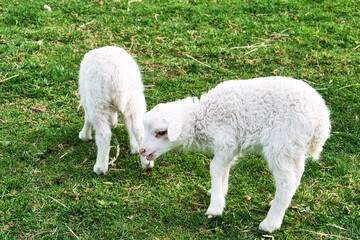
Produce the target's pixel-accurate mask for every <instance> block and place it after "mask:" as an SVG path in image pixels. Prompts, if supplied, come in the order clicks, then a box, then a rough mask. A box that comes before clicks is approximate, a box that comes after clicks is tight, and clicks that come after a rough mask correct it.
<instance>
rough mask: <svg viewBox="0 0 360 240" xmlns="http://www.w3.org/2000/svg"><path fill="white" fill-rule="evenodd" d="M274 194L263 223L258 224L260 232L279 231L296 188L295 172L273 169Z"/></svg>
mask: <svg viewBox="0 0 360 240" xmlns="http://www.w3.org/2000/svg"><path fill="white" fill-rule="evenodd" d="M273 174H274V179H275V184H276V192H275V198H274V200H273V201H272V202H271V207H270V210H269V212H268V214H267V216H266V218H265V220H264V221H262V222H261V223H260V226H259V228H260V230H263V231H267V232H272V231H274V230H276V229H279V228H280V226H281V223H282V220H283V218H284V215H285V211H286V209H287V208H288V207H289V205H290V202H291V199H292V197H293V195H294V194H295V191H296V188H297V182H298V177H297V171H296V170H295V167H294V168H293V169H288V170H283V169H279V168H277V169H273Z"/></svg>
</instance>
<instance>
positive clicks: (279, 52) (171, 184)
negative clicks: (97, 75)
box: [0, 0, 360, 240]
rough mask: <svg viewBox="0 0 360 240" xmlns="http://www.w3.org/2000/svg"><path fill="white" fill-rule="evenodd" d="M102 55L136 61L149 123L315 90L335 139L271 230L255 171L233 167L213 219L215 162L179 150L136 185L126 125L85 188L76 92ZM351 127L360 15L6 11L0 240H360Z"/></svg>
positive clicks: (186, 9) (266, 188)
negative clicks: (108, 160)
mask: <svg viewBox="0 0 360 240" xmlns="http://www.w3.org/2000/svg"><path fill="white" fill-rule="evenodd" d="M107 45H116V46H119V47H122V48H124V49H125V50H127V51H128V52H129V53H130V54H131V55H132V56H133V57H134V58H135V60H136V62H137V63H138V65H139V67H140V68H141V72H142V77H143V82H144V85H146V91H145V97H146V101H147V108H148V110H149V109H151V108H152V107H154V106H155V105H156V104H158V103H161V102H167V101H173V100H176V99H179V98H184V97H186V96H190V95H191V96H200V95H201V94H202V93H203V92H206V91H208V90H209V89H211V88H213V87H214V86H215V85H217V84H218V83H220V82H223V81H226V80H230V79H248V78H255V77H263V76H272V75H279V76H291V77H294V78H298V79H305V80H306V81H307V82H308V83H309V84H310V85H311V86H313V87H314V88H315V89H317V90H318V92H319V93H320V94H321V95H322V96H323V98H324V99H325V101H326V103H327V106H328V107H329V109H330V111H331V120H332V134H331V137H330V139H329V140H328V141H327V143H326V145H325V147H324V151H323V152H322V157H321V159H320V160H319V161H318V162H314V161H311V160H310V159H309V160H307V166H306V169H305V173H304V176H303V179H302V184H301V185H300V187H299V188H298V190H297V192H296V194H295V196H294V198H293V200H292V204H291V206H290V207H289V209H288V210H287V212H286V215H285V218H284V222H283V225H282V228H281V229H280V230H278V231H275V232H273V233H271V234H269V233H265V232H262V231H260V230H258V225H259V223H260V222H261V221H262V220H263V219H264V218H265V217H266V214H267V212H268V210H269V205H268V203H269V202H270V200H271V199H272V198H273V196H274V192H275V187H274V182H273V179H272V176H271V173H270V172H269V170H268V168H267V166H266V163H265V161H264V159H263V158H262V157H261V156H258V155H251V154H250V155H246V156H245V157H243V158H242V159H241V160H239V162H238V164H237V165H235V166H234V167H233V169H232V170H231V173H230V188H229V194H228V195H227V197H226V201H227V207H226V209H225V211H224V214H223V215H222V216H220V217H217V218H214V219H208V218H207V217H206V216H205V212H206V209H207V207H208V204H209V202H210V198H209V197H208V196H207V194H206V192H207V190H209V189H210V176H209V163H210V161H211V157H212V156H211V155H207V154H203V153H199V152H190V153H189V152H182V151H180V150H174V151H171V152H168V153H166V154H164V155H163V156H161V157H160V158H159V159H158V160H157V161H156V162H155V167H154V169H153V170H152V171H143V170H142V169H141V167H140V162H139V157H138V156H137V155H132V154H130V150H129V149H130V148H129V143H128V136H127V132H126V129H125V127H124V126H123V125H120V126H118V127H117V128H116V129H114V130H113V137H112V142H111V145H112V146H113V148H112V149H111V154H110V155H111V157H116V155H117V154H116V153H117V148H116V146H119V148H120V151H119V155H118V157H117V159H116V161H115V162H114V164H113V165H112V166H111V167H110V171H109V172H108V173H107V174H106V175H104V176H97V175H96V174H95V173H93V170H92V169H93V165H94V164H95V158H96V146H95V143H94V141H91V142H82V141H81V140H79V139H78V133H79V131H80V130H81V128H82V124H83V120H84V112H83V109H81V108H80V109H78V106H79V96H78V93H77V88H78V87H77V86H78V85H77V78H78V71H79V65H80V61H81V59H82V57H83V56H84V54H85V53H86V52H88V51H89V50H91V49H94V48H98V47H102V46H107ZM359 117H360V1H357V0H324V1H320V0H314V1H308V0H297V1H295V0H266V1H265V0H126V1H124V0H109V1H105V0H61V1H60V0H46V1H43V0H30V1H29V0H1V1H0V239H354V240H355V239H360V216H359V213H360V164H359V158H360V156H359V152H360V121H359Z"/></svg>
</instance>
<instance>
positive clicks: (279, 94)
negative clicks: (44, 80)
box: [139, 77, 330, 232]
mask: <svg viewBox="0 0 360 240" xmlns="http://www.w3.org/2000/svg"><path fill="white" fill-rule="evenodd" d="M144 127H145V135H144V139H143V141H142V143H141V147H140V150H139V152H140V154H142V155H143V156H146V158H147V159H148V160H154V159H156V158H157V157H159V156H160V155H161V154H163V153H165V152H167V151H169V150H170V149H173V148H175V147H182V148H184V149H186V150H191V149H198V150H203V151H208V152H210V153H213V154H214V158H213V160H212V161H211V164H210V175H211V185H212V189H211V190H210V191H209V193H210V194H211V202H210V206H209V208H208V210H207V212H206V215H208V217H214V216H218V215H221V214H222V212H223V210H224V208H225V195H226V194H227V191H228V177H229V170H230V166H231V164H232V163H233V162H234V161H235V159H236V158H237V157H239V156H241V155H243V154H245V153H246V152H249V151H256V152H260V153H262V154H263V155H264V157H265V158H266V160H267V162H268V166H269V168H270V169H271V170H272V172H273V175H274V178H275V184H276V193H275V198H274V200H273V201H272V203H271V208H270V210H269V212H268V215H267V217H266V218H265V220H264V221H262V222H261V223H260V226H259V228H260V229H261V230H264V231H268V232H271V231H273V230H275V229H278V228H280V226H281V223H282V220H283V218H284V215H285V211H286V209H287V208H288V206H289V205H290V202H291V199H292V197H293V195H294V193H295V191H296V189H297V187H298V186H299V184H300V179H301V176H302V174H303V172H304V165H305V158H306V154H307V153H309V154H310V155H311V156H312V157H313V158H314V159H318V158H319V155H320V152H321V151H322V146H323V145H324V143H325V141H326V139H327V138H328V137H329V135H330V120H329V110H328V109H327V107H326V106H325V103H324V100H323V99H322V98H321V96H320V95H319V94H318V93H317V92H316V91H315V90H314V89H313V88H311V87H310V86H309V85H308V84H306V83H304V82H303V81H300V80H295V79H292V78H285V77H267V78H256V79H251V80H233V81H227V82H224V83H221V84H219V85H218V86H217V87H215V88H214V89H212V90H210V91H209V92H208V93H206V94H203V95H202V96H201V99H200V100H198V99H197V98H186V99H184V100H179V101H176V102H171V103H166V104H159V105H157V106H156V107H154V108H153V109H152V110H151V111H149V112H147V113H146V114H145V116H144Z"/></svg>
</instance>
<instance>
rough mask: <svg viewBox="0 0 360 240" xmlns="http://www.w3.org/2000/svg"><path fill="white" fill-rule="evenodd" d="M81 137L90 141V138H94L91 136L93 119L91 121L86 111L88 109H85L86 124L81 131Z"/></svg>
mask: <svg viewBox="0 0 360 240" xmlns="http://www.w3.org/2000/svg"><path fill="white" fill-rule="evenodd" d="M79 138H80V139H81V140H84V141H88V140H91V139H92V137H91V121H90V118H89V115H88V114H87V113H86V110H85V121H84V126H83V128H82V130H81V131H80V133H79Z"/></svg>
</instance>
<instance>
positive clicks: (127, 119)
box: [122, 114, 139, 154]
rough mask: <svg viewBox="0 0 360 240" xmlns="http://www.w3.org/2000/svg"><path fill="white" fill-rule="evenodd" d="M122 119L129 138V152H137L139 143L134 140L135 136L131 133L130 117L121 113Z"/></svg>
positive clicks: (131, 123)
mask: <svg viewBox="0 0 360 240" xmlns="http://www.w3.org/2000/svg"><path fill="white" fill-rule="evenodd" d="M122 120H123V122H124V124H125V126H126V129H127V132H128V134H129V139H130V147H131V153H133V154H134V153H137V152H138V150H139V143H138V141H137V140H136V137H135V135H134V133H133V126H132V125H133V122H132V121H131V117H130V116H127V115H124V114H123V115H122Z"/></svg>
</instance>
